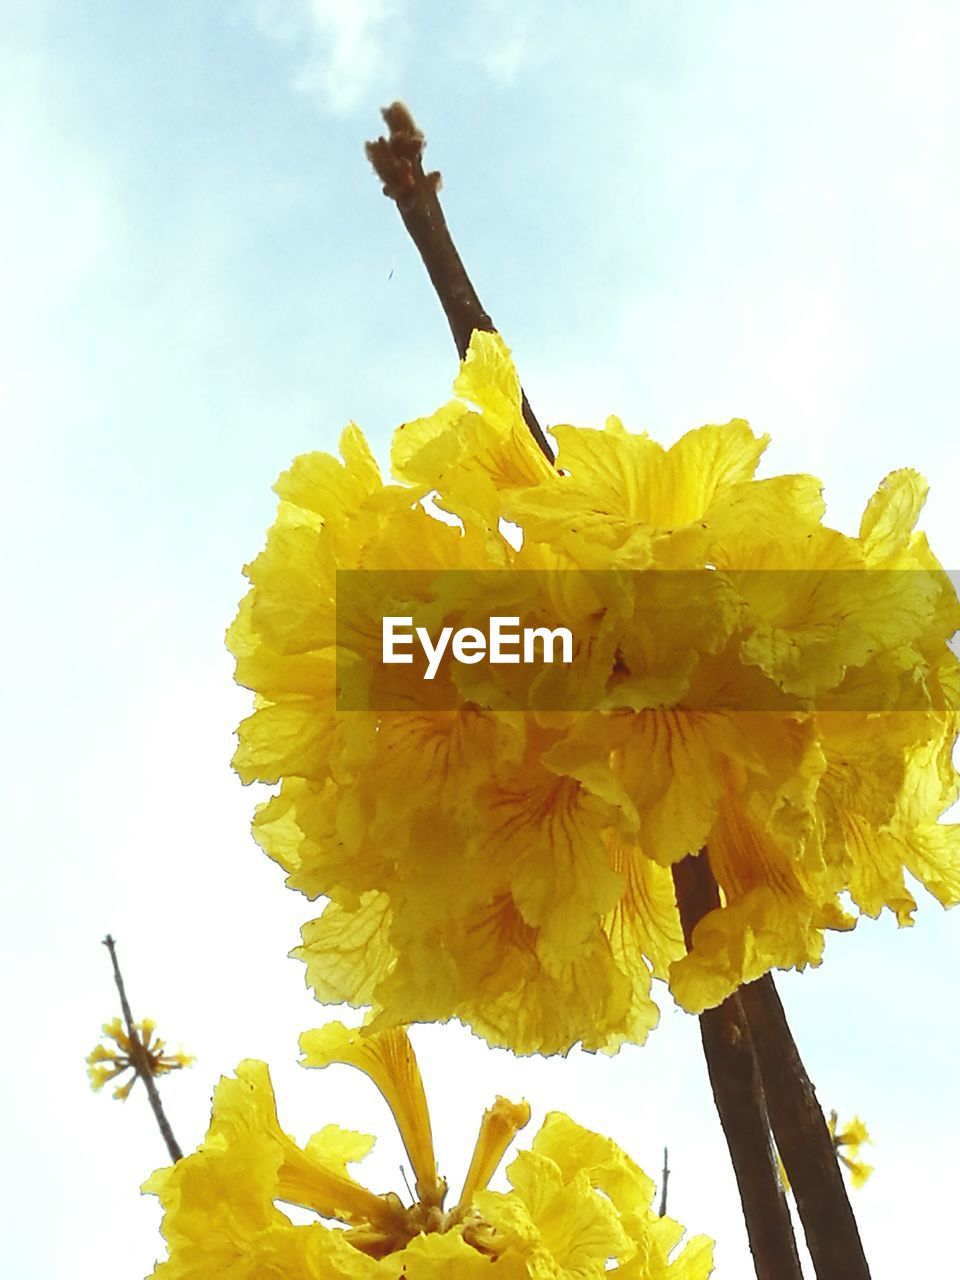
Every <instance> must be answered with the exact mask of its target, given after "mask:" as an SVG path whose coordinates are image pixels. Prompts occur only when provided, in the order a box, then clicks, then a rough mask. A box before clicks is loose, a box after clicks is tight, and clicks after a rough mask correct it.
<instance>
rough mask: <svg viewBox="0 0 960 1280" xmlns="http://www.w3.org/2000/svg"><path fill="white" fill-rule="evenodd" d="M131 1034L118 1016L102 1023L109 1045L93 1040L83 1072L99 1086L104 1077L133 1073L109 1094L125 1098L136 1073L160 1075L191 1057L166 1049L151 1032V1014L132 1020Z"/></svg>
mask: <svg viewBox="0 0 960 1280" xmlns="http://www.w3.org/2000/svg"><path fill="white" fill-rule="evenodd" d="M133 1030H134V1036H133V1037H132V1038H131V1036H130V1034H129V1033H128V1032H127V1030H126V1028H125V1027H124V1025H123V1023H122V1022H121V1021H120V1019H119V1018H113V1019H112V1020H111V1021H110V1022H105V1023H104V1024H103V1034H104V1036H105V1037H106V1039H108V1040H112V1041H113V1044H114V1045H115V1046H116V1047H115V1048H114V1047H112V1046H108V1045H104V1044H97V1045H94V1047H93V1048H92V1049H91V1051H90V1052H89V1053H88V1054H87V1075H88V1076H89V1077H90V1086H91V1088H93V1089H102V1088H103V1086H104V1085H105V1084H106V1083H107V1081H108V1080H114V1079H116V1077H117V1076H121V1075H123V1073H124V1072H125V1071H131V1072H132V1073H133V1074H132V1075H131V1076H130V1079H129V1080H127V1081H126V1083H125V1084H122V1085H118V1086H117V1088H116V1089H114V1091H113V1096H114V1097H115V1098H119V1099H120V1100H121V1101H125V1100H126V1099H127V1098H128V1097H129V1096H130V1090H131V1089H132V1088H133V1086H134V1085H135V1084H136V1082H137V1080H138V1079H139V1077H140V1076H148V1075H149V1076H162V1075H166V1074H167V1072H168V1071H179V1070H180V1069H181V1068H182V1067H189V1066H190V1065H191V1063H192V1062H193V1061H194V1059H193V1058H192V1057H190V1055H189V1054H186V1053H183V1052H182V1051H178V1052H177V1053H167V1046H166V1041H165V1040H161V1039H160V1037H159V1036H156V1035H154V1032H155V1030H156V1023H155V1022H154V1021H153V1020H152V1019H151V1018H144V1019H143V1021H142V1022H135V1023H134V1024H133Z"/></svg>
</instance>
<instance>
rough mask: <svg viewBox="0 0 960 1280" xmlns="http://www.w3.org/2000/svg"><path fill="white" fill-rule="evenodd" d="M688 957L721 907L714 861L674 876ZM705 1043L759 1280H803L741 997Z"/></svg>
mask: <svg viewBox="0 0 960 1280" xmlns="http://www.w3.org/2000/svg"><path fill="white" fill-rule="evenodd" d="M673 882H674V886H675V888H676V895H677V905H678V907H679V910H680V921H681V923H682V925H683V934H684V939H685V941H686V945H687V949H688V950H689V949H690V947H691V945H692V936H693V930H694V928H695V927H696V925H697V924H698V923H699V921H700V920H702V919H703V917H704V916H705V915H706V914H707V913H708V912H709V911H712V910H713V909H714V908H715V907H718V906H719V905H720V898H719V894H718V891H717V885H716V881H715V880H714V878H713V875H712V873H711V871H710V867H709V865H708V863H707V860H706V856H705V855H703V854H700V855H697V856H690V857H687V858H684V859H683V860H682V861H681V862H678V863H677V864H676V865H675V866H674V868H673ZM700 1039H701V1041H702V1043H703V1055H704V1058H705V1059H706V1063H707V1074H708V1075H709V1077H710V1085H711V1088H712V1090H713V1097H714V1102H715V1103H716V1107H717V1114H718V1115H719V1117H720V1124H721V1127H722V1128H723V1134H724V1137H725V1138H726V1141H727V1147H728V1149H729V1151H730V1159H731V1161H732V1163H733V1171H734V1175H735V1176H736V1179H737V1186H738V1188H739V1190H740V1203H741V1205H742V1206H743V1217H744V1221H745V1223H746V1227H747V1238H748V1240H749V1242H750V1251H751V1253H752V1254H753V1265H754V1269H755V1270H756V1273H757V1280H802V1274H803V1273H802V1272H801V1270H800V1259H799V1257H798V1255H797V1243H796V1240H795V1239H794V1234H793V1225H792V1223H791V1221H790V1210H789V1207H788V1205H787V1198H786V1195H785V1194H784V1190H783V1187H782V1185H781V1183H780V1177H779V1174H778V1172H777V1164H776V1156H775V1153H774V1149H773V1143H772V1141H771V1138H770V1121H769V1119H768V1117H767V1107H766V1101H765V1098H764V1092H763V1086H762V1084H761V1081H760V1073H759V1070H758V1067H757V1061H756V1058H755V1056H754V1046H753V1043H752V1040H751V1035H750V1028H749V1026H748V1024H747V1020H746V1017H745V1015H744V1011H743V1008H742V1006H741V1003H740V999H739V995H738V994H734V995H732V996H728V997H727V999H726V1000H724V1002H723V1003H722V1004H721V1005H719V1006H718V1007H717V1008H716V1009H706V1010H705V1011H704V1012H703V1013H702V1014H701V1015H700Z"/></svg>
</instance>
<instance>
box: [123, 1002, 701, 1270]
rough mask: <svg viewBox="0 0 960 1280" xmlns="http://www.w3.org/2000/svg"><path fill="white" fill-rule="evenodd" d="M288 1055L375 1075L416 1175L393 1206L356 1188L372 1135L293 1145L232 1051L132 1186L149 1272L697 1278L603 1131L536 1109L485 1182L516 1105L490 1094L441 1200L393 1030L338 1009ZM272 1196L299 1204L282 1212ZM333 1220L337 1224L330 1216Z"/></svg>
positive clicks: (420, 1097)
mask: <svg viewBox="0 0 960 1280" xmlns="http://www.w3.org/2000/svg"><path fill="white" fill-rule="evenodd" d="M301 1047H302V1049H303V1051H304V1055H305V1057H304V1065H306V1066H310V1067H325V1066H327V1065H329V1064H330V1063H334V1062H341V1063H348V1064H350V1065H352V1066H355V1067H357V1068H359V1069H360V1070H361V1071H363V1072H364V1073H365V1074H366V1075H368V1076H369V1077H370V1078H371V1079H372V1080H373V1081H374V1083H375V1084H376V1085H377V1086H378V1088H379V1089H380V1091H381V1093H382V1094H383V1096H384V1097H385V1098H386V1100H387V1102H388V1103H389V1105H390V1107H391V1110H392V1111H393V1114H394V1116H395V1118H396V1121H397V1124H398V1127H399V1129H400V1133H401V1136H402V1138H403V1141H404V1145H405V1147H406V1150H407V1154H408V1156H409V1158H410V1162H411V1165H412V1167H413V1170H414V1174H415V1178H416V1198H415V1200H414V1203H413V1204H409V1205H405V1204H404V1202H403V1201H402V1200H401V1198H400V1197H399V1196H398V1195H396V1194H395V1193H393V1192H389V1193H387V1194H384V1195H378V1194H375V1193H374V1192H372V1191H369V1190H367V1188H366V1187H364V1186H363V1185H362V1183H360V1182H358V1181H357V1180H356V1179H355V1178H354V1177H353V1175H352V1174H351V1173H350V1171H349V1168H348V1166H349V1165H351V1164H353V1163H354V1162H356V1161H359V1160H361V1159H362V1158H363V1157H364V1156H365V1155H366V1154H367V1153H368V1152H369V1151H370V1148H371V1147H372V1145H373V1139H372V1138H370V1137H366V1136H364V1135H363V1134H359V1133H352V1132H348V1131H346V1130H344V1129H341V1128H339V1127H338V1126H337V1125H327V1126H326V1128H324V1129H321V1130H320V1132H319V1133H316V1134H314V1135H313V1137H312V1138H310V1140H309V1141H308V1142H307V1143H306V1145H305V1146H303V1147H300V1146H298V1145H297V1143H296V1142H295V1141H294V1140H293V1139H292V1138H291V1137H289V1136H288V1135H287V1134H286V1133H284V1132H283V1130H282V1129H281V1128H280V1124H279V1121H278V1119H277V1112H276V1103H275V1100H274V1095H273V1089H272V1086H271V1083H270V1077H269V1073H268V1071H267V1067H266V1066H265V1064H264V1063H262V1062H255V1061H247V1062H243V1063H241V1064H240V1066H239V1067H238V1068H237V1073H236V1078H235V1079H226V1078H225V1079H223V1080H221V1082H220V1084H219V1086H218V1087H217V1090H216V1093H215V1095H214V1100H213V1115H212V1119H211V1123H210V1128H209V1130H208V1133H207V1137H206V1141H205V1142H204V1143H203V1144H202V1145H201V1147H200V1149H199V1150H198V1151H196V1152H195V1153H194V1154H192V1155H190V1156H187V1157H186V1158H185V1159H183V1160H180V1161H178V1162H177V1163H176V1164H175V1165H173V1166H172V1167H171V1168H167V1169H161V1170H159V1171H158V1172H156V1173H155V1174H153V1176H152V1177H151V1178H150V1179H149V1180H148V1182H147V1183H146V1184H145V1187H144V1189H145V1190H147V1191H151V1192H154V1193H155V1194H156V1195H157V1196H159V1198H160V1200H161V1202H162V1204H163V1207H164V1210H165V1217H164V1223H163V1232H164V1235H165V1237H166V1239H167V1242H168V1245H169V1260H168V1261H166V1262H162V1263H160V1264H159V1265H158V1267H157V1269H156V1271H155V1272H154V1274H155V1275H156V1276H157V1277H158V1280H207V1277H209V1276H213V1275H230V1276H231V1277H237V1280H240V1277H250V1278H251V1280H252V1278H253V1277H257V1280H260V1278H261V1277H265V1276H294V1275H297V1276H326V1277H330V1278H331V1280H365V1278H367V1277H369V1280H399V1278H400V1277H406V1278H407V1280H442V1278H444V1277H448V1276H451V1275H455V1276H457V1277H462V1278H463V1280H469V1278H470V1277H471V1276H477V1277H483V1276H489V1277H493V1280H527V1278H528V1277H529V1278H530V1280H533V1278H535V1280H551V1278H554V1277H555V1278H556V1280H561V1277H568V1276H574V1275H576V1276H579V1277H582V1278H583V1280H589V1278H590V1277H597V1280H600V1277H603V1276H606V1275H616V1276H621V1277H623V1280H706V1277H707V1276H708V1275H709V1274H710V1270H711V1266H712V1246H711V1243H710V1242H709V1241H708V1240H707V1239H706V1238H705V1237H702V1236H700V1237H696V1238H694V1239H693V1240H691V1241H689V1243H688V1244H687V1245H686V1247H685V1248H684V1249H683V1250H682V1252H680V1253H679V1255H677V1254H675V1250H676V1246H677V1244H678V1243H679V1241H680V1238H681V1236H682V1235H683V1228H682V1227H680V1226H679V1224H678V1223H676V1222H674V1221H672V1220H671V1219H669V1218H661V1217H658V1216H657V1215H656V1214H655V1213H654V1212H653V1210H652V1208H651V1200H652V1197H653V1190H654V1188H653V1183H652V1182H651V1181H650V1179H649V1178H648V1177H647V1176H646V1175H645V1174H644V1173H643V1172H642V1170H640V1169H639V1168H638V1167H637V1165H635V1164H634V1163H633V1161H632V1160H631V1159H630V1158H629V1157H628V1156H627V1155H625V1153H624V1152H623V1151H621V1150H620V1148H619V1147H617V1146H616V1145H615V1144H614V1143H613V1142H611V1141H610V1140H609V1139H607V1138H602V1137H600V1136H599V1135H598V1134H595V1133H591V1132H590V1131H589V1130H587V1129H582V1128H580V1126H579V1125H576V1124H574V1122H573V1121H572V1120H570V1119H569V1118H568V1117H567V1116H564V1115H561V1114H559V1113H552V1114H550V1115H548V1116H547V1118H546V1120H545V1122H544V1124H543V1127H542V1128H541V1130H540V1132H539V1133H538V1135H537V1137H536V1138H535V1139H534V1141H533V1144H532V1146H531V1148H530V1149H529V1150H527V1151H523V1152H521V1153H520V1154H519V1155H518V1156H516V1158H515V1159H514V1160H513V1162H512V1164H511V1165H510V1166H509V1169H508V1170H507V1176H508V1179H509V1182H510V1185H511V1190H509V1191H505V1192H497V1191H491V1190H490V1189H489V1185H488V1184H489V1182H490V1179H491V1177H492V1175H493V1174H494V1172H495V1171H496V1169H497V1167H498V1165H499V1164H500V1162H501V1160H502V1158H503V1156H504V1154H505V1152H506V1150H507V1147H508V1146H509V1145H510V1143H511V1142H512V1140H513V1138H514V1136H515V1135H516V1133H517V1132H518V1131H519V1130H520V1129H522V1128H523V1127H524V1125H526V1123H527V1121H528V1120H529V1118H530V1108H529V1106H527V1104H526V1103H519V1104H515V1103H510V1102H507V1101H506V1099H504V1098H498V1099H497V1100H496V1102H495V1103H494V1105H493V1106H492V1107H491V1108H490V1109H489V1110H488V1111H487V1112H486V1113H485V1115H484V1117H483V1121H482V1123H481V1126H480V1133H479V1136H478V1138H477V1144H476V1148H475V1151H474V1154H473V1158H472V1160H471V1162H470V1165H469V1169H468V1171H467V1175H466V1179H465V1182H464V1185H463V1189H462V1191H461V1193H460V1196H459V1199H458V1201H457V1203H456V1205H455V1206H453V1207H452V1208H449V1209H447V1208H445V1207H444V1200H445V1195H446V1184H445V1182H444V1181H443V1179H441V1178H440V1177H439V1175H438V1173H437V1166H436V1159H435V1155H434V1146H433V1135H432V1132H431V1128H430V1119H429V1115H428V1113H427V1108H426V1100H425V1096H424V1090H423V1084H422V1082H421V1078H420V1072H419V1069H418V1066H417V1062H416V1059H415V1057H414V1055H413V1050H412V1048H411V1045H410V1042H409V1039H408V1038H407V1034H406V1031H405V1030H403V1029H398V1028H395V1029H391V1030H389V1031H386V1032H382V1033H380V1034H374V1035H370V1034H361V1033H359V1032H355V1031H350V1030H348V1029H347V1028H346V1027H344V1026H342V1025H341V1024H339V1023H333V1024H330V1025H328V1026H326V1027H323V1028H321V1029H319V1030H316V1031H312V1032H308V1033H307V1034H306V1035H304V1036H303V1037H302V1040H301ZM277 1202H281V1203H284V1204H289V1205H299V1206H301V1207H303V1208H306V1209H309V1210H311V1211H312V1212H313V1213H314V1214H315V1215H316V1219H315V1220H314V1221H312V1222H308V1223H295V1222H293V1221H292V1220H291V1218H290V1217H288V1216H287V1214H285V1213H284V1212H283V1210H282V1209H281V1208H280V1207H278V1203H277ZM332 1224H339V1225H332Z"/></svg>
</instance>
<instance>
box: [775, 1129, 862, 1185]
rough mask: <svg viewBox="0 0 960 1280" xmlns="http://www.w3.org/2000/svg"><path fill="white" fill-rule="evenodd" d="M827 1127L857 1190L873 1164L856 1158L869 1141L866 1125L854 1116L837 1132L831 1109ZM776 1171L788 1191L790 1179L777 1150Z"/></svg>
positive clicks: (840, 1158)
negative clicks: (844, 1148)
mask: <svg viewBox="0 0 960 1280" xmlns="http://www.w3.org/2000/svg"><path fill="white" fill-rule="evenodd" d="M827 1128H828V1129H829V1130H830V1137H831V1138H832V1139H833V1145H834V1149H835V1150H836V1153H837V1159H838V1160H839V1161H840V1163H841V1164H844V1165H846V1167H847V1168H848V1169H849V1170H850V1180H851V1182H852V1183H853V1185H854V1186H855V1187H856V1188H857V1189H858V1190H859V1189H860V1187H862V1186H863V1185H864V1183H865V1182H866V1181H867V1179H868V1178H869V1177H870V1175H871V1173H873V1165H871V1164H865V1163H864V1162H863V1161H862V1160H858V1159H857V1156H858V1155H859V1154H860V1148H861V1147H862V1146H863V1144H864V1143H865V1142H870V1141H871V1138H870V1135H869V1133H867V1126H866V1125H865V1124H864V1123H863V1121H862V1120H861V1119H860V1118H859V1116H854V1117H853V1119H852V1120H851V1121H850V1123H849V1124H848V1125H847V1127H846V1128H845V1129H841V1130H840V1132H839V1133H838V1132H837V1113H836V1111H831V1112H830V1115H829V1117H828V1119H827ZM843 1147H846V1148H847V1150H848V1151H849V1153H850V1154H849V1155H847V1154H846V1153H845V1152H844V1151H843V1150H842V1148H843ZM777 1171H778V1172H779V1174H780V1181H781V1183H782V1184H783V1189H784V1191H789V1190H790V1179H789V1178H788V1177H787V1171H786V1169H785V1168H784V1167H783V1161H782V1160H781V1159H780V1152H779V1151H778V1152H777Z"/></svg>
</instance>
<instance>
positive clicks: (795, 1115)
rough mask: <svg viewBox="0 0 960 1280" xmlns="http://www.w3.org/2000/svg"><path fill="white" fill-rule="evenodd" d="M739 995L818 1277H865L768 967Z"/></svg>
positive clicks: (833, 1160) (822, 1123)
mask: <svg viewBox="0 0 960 1280" xmlns="http://www.w3.org/2000/svg"><path fill="white" fill-rule="evenodd" d="M740 1000H741V1003H742V1005H743V1010H744V1013H745V1014H746V1017H747V1021H748V1023H749V1025H750V1030H751V1033H752V1037H753V1043H754V1048H755V1052H756V1055H757V1062H758V1064H759V1067H760V1075H761V1077H762V1079H763V1089H764V1093H765V1095H766V1099H767V1106H768V1108H769V1111H770V1121H771V1124H772V1125H773V1133H774V1137H775V1138H776V1142H777V1147H778V1148H779V1151H780V1155H781V1158H782V1159H783V1165H784V1168H785V1169H786V1171H787V1177H788V1178H789V1179H790V1186H791V1188H792V1190H793V1194H794V1198H795V1199H796V1202H797V1212H798V1213H799V1215H800V1221H801V1222H802V1223H803V1231H804V1235H805V1236H806V1240H807V1248H808V1249H809V1250H810V1257H811V1258H812V1259H813V1266H814V1270H815V1271H816V1274H817V1280H869V1276H870V1269H869V1267H868V1266H867V1260H866V1257H865V1256H864V1252H863V1245H862V1243H861V1241H860V1232H859V1230H858V1229H857V1222H856V1218H855V1217H854V1216H853V1209H852V1207H851V1205H850V1197H849V1196H848V1194H847V1188H846V1186H845V1184H844V1181H843V1174H842V1172H841V1169H840V1164H839V1162H838V1160H837V1154H836V1146H835V1144H834V1141H833V1138H832V1136H831V1134H830V1130H829V1129H828V1128H827V1122H826V1120H825V1119H824V1115H823V1110H822V1109H821V1107H820V1104H819V1102H817V1092H816V1090H815V1089H814V1087H813V1084H812V1083H811V1081H810V1077H809V1076H808V1075H807V1072H806V1068H805V1067H804V1065H803V1062H802V1060H801V1058H800V1053H799V1051H798V1049H797V1046H796V1043H795V1041H794V1039H793V1036H792V1034H791V1032H790V1027H789V1026H788V1025H787V1019H786V1016H785V1014H784V1012H783V1005H782V1004H781V1003H780V997H779V995H778V994H777V988H776V986H775V985H774V982H773V978H772V977H771V975H770V974H767V975H766V977H764V978H761V979H760V980H759V981H758V982H750V983H748V984H747V985H746V986H744V987H741V988H740Z"/></svg>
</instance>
